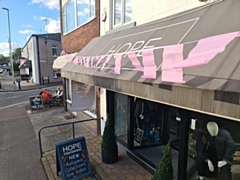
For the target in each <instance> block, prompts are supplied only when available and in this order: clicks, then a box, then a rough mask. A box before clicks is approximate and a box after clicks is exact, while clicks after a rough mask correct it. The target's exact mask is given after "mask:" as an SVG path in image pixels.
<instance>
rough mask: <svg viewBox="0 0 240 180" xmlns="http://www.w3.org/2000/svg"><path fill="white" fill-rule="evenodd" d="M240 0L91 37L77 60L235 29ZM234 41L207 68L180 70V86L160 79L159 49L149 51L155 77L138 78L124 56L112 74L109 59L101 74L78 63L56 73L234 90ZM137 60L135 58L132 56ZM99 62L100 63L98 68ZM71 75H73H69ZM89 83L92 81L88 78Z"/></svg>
mask: <svg viewBox="0 0 240 180" xmlns="http://www.w3.org/2000/svg"><path fill="white" fill-rule="evenodd" d="M239 7H240V1H236V0H228V1H223V2H219V3H216V4H213V5H212V6H206V7H203V8H199V9H195V10H192V11H191V12H190V11H188V12H187V13H182V14H178V16H175V17H171V18H168V19H164V20H160V21H155V22H151V23H148V24H145V25H141V26H137V27H133V28H130V29H127V30H123V31H119V32H115V33H112V34H108V35H105V36H101V37H97V38H95V39H93V40H92V41H91V42H90V43H88V44H87V45H86V46H85V47H84V48H83V49H82V50H81V51H80V52H79V53H78V56H97V55H107V54H114V53H120V52H125V51H133V50H137V49H139V48H143V47H144V46H145V48H150V47H151V48H153V47H161V46H168V45H174V44H184V43H188V42H196V41H198V40H200V39H203V38H207V37H210V36H215V35H221V34H225V33H230V32H236V31H240V11H239ZM195 46H196V43H190V44H187V45H185V46H184V49H183V54H184V59H185V58H186V57H187V56H188V54H189V52H190V51H191V50H192V49H193V48H194V47H195ZM239 49H240V37H238V38H235V39H234V40H233V41H231V42H230V43H229V44H228V45H227V46H226V49H225V50H224V51H223V52H222V53H219V54H218V55H216V56H215V57H214V59H213V60H212V61H211V62H209V63H208V64H205V65H201V66H196V67H191V68H184V69H183V73H184V80H185V81H186V83H184V84H177V83H166V82H162V81H161V64H162V53H163V52H162V49H158V50H156V51H154V54H155V63H156V65H157V69H158V71H157V78H156V79H146V78H141V76H142V72H139V71H137V70H136V68H135V67H134V66H132V63H131V61H130V60H129V59H128V58H127V57H124V58H123V59H122V64H121V74H119V75H116V74H113V71H114V70H113V68H114V63H115V59H114V58H111V60H110V61H109V62H108V63H107V65H106V68H105V70H103V71H101V70H99V68H97V69H91V68H86V67H84V66H82V65H75V64H73V63H68V64H67V65H65V66H64V67H63V69H62V76H63V77H66V78H70V79H75V80H77V79H78V78H77V77H76V76H78V75H89V76H92V77H103V78H110V79H116V80H122V81H131V82H140V83H147V84H170V85H173V86H181V87H191V88H199V89H210V90H219V91H229V92H238V93H239V92H240V73H239V72H240V51H239ZM138 58H139V60H140V61H141V57H138ZM101 65H102V64H100V66H101ZM73 73H74V74H73ZM93 84H94V80H93Z"/></svg>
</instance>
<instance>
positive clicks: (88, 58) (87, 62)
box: [84, 57, 90, 67]
mask: <svg viewBox="0 0 240 180" xmlns="http://www.w3.org/2000/svg"><path fill="white" fill-rule="evenodd" d="M89 62H90V57H86V61H85V64H84V66H85V67H90V65H89Z"/></svg>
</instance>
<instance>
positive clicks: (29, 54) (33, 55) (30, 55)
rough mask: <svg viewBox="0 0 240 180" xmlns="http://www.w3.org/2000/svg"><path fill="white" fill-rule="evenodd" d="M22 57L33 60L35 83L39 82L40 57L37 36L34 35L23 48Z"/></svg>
mask: <svg viewBox="0 0 240 180" xmlns="http://www.w3.org/2000/svg"><path fill="white" fill-rule="evenodd" d="M21 56H22V57H25V58H26V59H29V60H31V61H32V78H33V82H34V83H35V84H39V69H38V58H37V41H36V37H35V36H33V37H31V39H29V41H28V43H27V44H26V46H25V47H24V48H23V51H22V53H21Z"/></svg>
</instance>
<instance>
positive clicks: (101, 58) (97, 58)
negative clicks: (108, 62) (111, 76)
mask: <svg viewBox="0 0 240 180" xmlns="http://www.w3.org/2000/svg"><path fill="white" fill-rule="evenodd" d="M104 57H105V56H96V60H97V63H96V66H95V67H98V65H99V63H100V62H101V61H102V60H103V58H104Z"/></svg>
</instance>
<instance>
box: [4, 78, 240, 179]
mask: <svg viewBox="0 0 240 180" xmlns="http://www.w3.org/2000/svg"><path fill="white" fill-rule="evenodd" d="M51 85H55V84H49V85H44V86H51ZM21 86H22V90H26V91H27V90H30V89H36V88H43V85H34V84H29V83H27V82H23V83H22V84H21ZM2 87H3V89H2V90H1V91H18V89H17V87H16V85H15V86H14V85H12V84H11V83H9V82H8V83H3V84H2ZM26 106H27V105H26ZM26 109H27V116H28V117H29V119H30V121H31V124H32V128H33V130H34V133H35V137H36V139H37V140H39V138H38V131H39V129H40V128H42V127H44V126H49V125H54V124H60V123H67V122H71V121H76V120H82V119H88V118H87V116H86V114H83V113H82V115H80V116H79V117H77V118H73V117H72V116H71V115H70V114H69V113H68V112H66V111H65V110H64V108H63V107H61V106H57V107H50V108H47V109H45V110H44V111H40V112H38V111H37V112H31V111H30V110H29V108H28V107H27V108H26ZM0 122H1V121H0ZM91 125H92V124H90V123H88V122H87V123H78V124H76V125H75V137H79V136H84V137H85V138H86V144H87V149H88V155H89V159H90V165H91V170H92V172H93V178H90V177H85V178H82V179H83V180H88V179H93V180H116V179H118V180H130V179H137V180H150V179H152V177H153V175H152V174H150V173H149V172H148V171H146V170H145V169H144V168H142V167H141V166H140V165H139V164H138V163H136V162H135V161H133V160H132V159H131V158H129V157H128V156H127V155H126V154H125V153H124V152H122V151H121V150H119V154H118V155H119V160H118V161H117V162H116V163H114V164H105V163H103V162H102V160H101V146H100V143H101V139H102V137H101V136H97V135H96V132H95V131H94V130H93V129H92V127H91ZM31 131H32V130H31ZM40 135H41V145H42V157H41V153H40V148H39V147H38V148H36V147H35V148H34V149H35V151H38V150H39V152H38V153H37V152H34V153H35V156H36V154H38V155H39V156H38V157H35V158H39V162H36V161H35V162H32V163H35V164H37V165H38V164H41V167H43V170H44V172H45V173H46V177H47V180H60V179H62V177H61V175H60V176H57V173H56V151H55V143H57V142H61V141H65V140H69V139H72V129H71V126H69V125H68V126H58V127H53V128H48V129H44V130H42V131H41V134H40ZM32 138H33V137H32ZM36 139H35V140H36ZM235 160H237V161H236V163H234V164H233V166H232V172H233V180H239V179H240V172H239V170H240V153H239V152H237V153H236V155H235ZM30 166H31V165H30ZM33 166H34V165H33ZM0 167H1V166H0ZM38 171H39V170H38ZM39 172H40V171H39ZM16 177H17V176H16ZM39 177H40V176H39ZM0 179H1V178H0ZM28 179H32V178H28ZM33 179H34V178H33ZM36 179H37V178H36ZM197 179H198V176H197V173H196V172H195V174H194V175H193V176H192V177H191V178H190V180H197Z"/></svg>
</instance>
